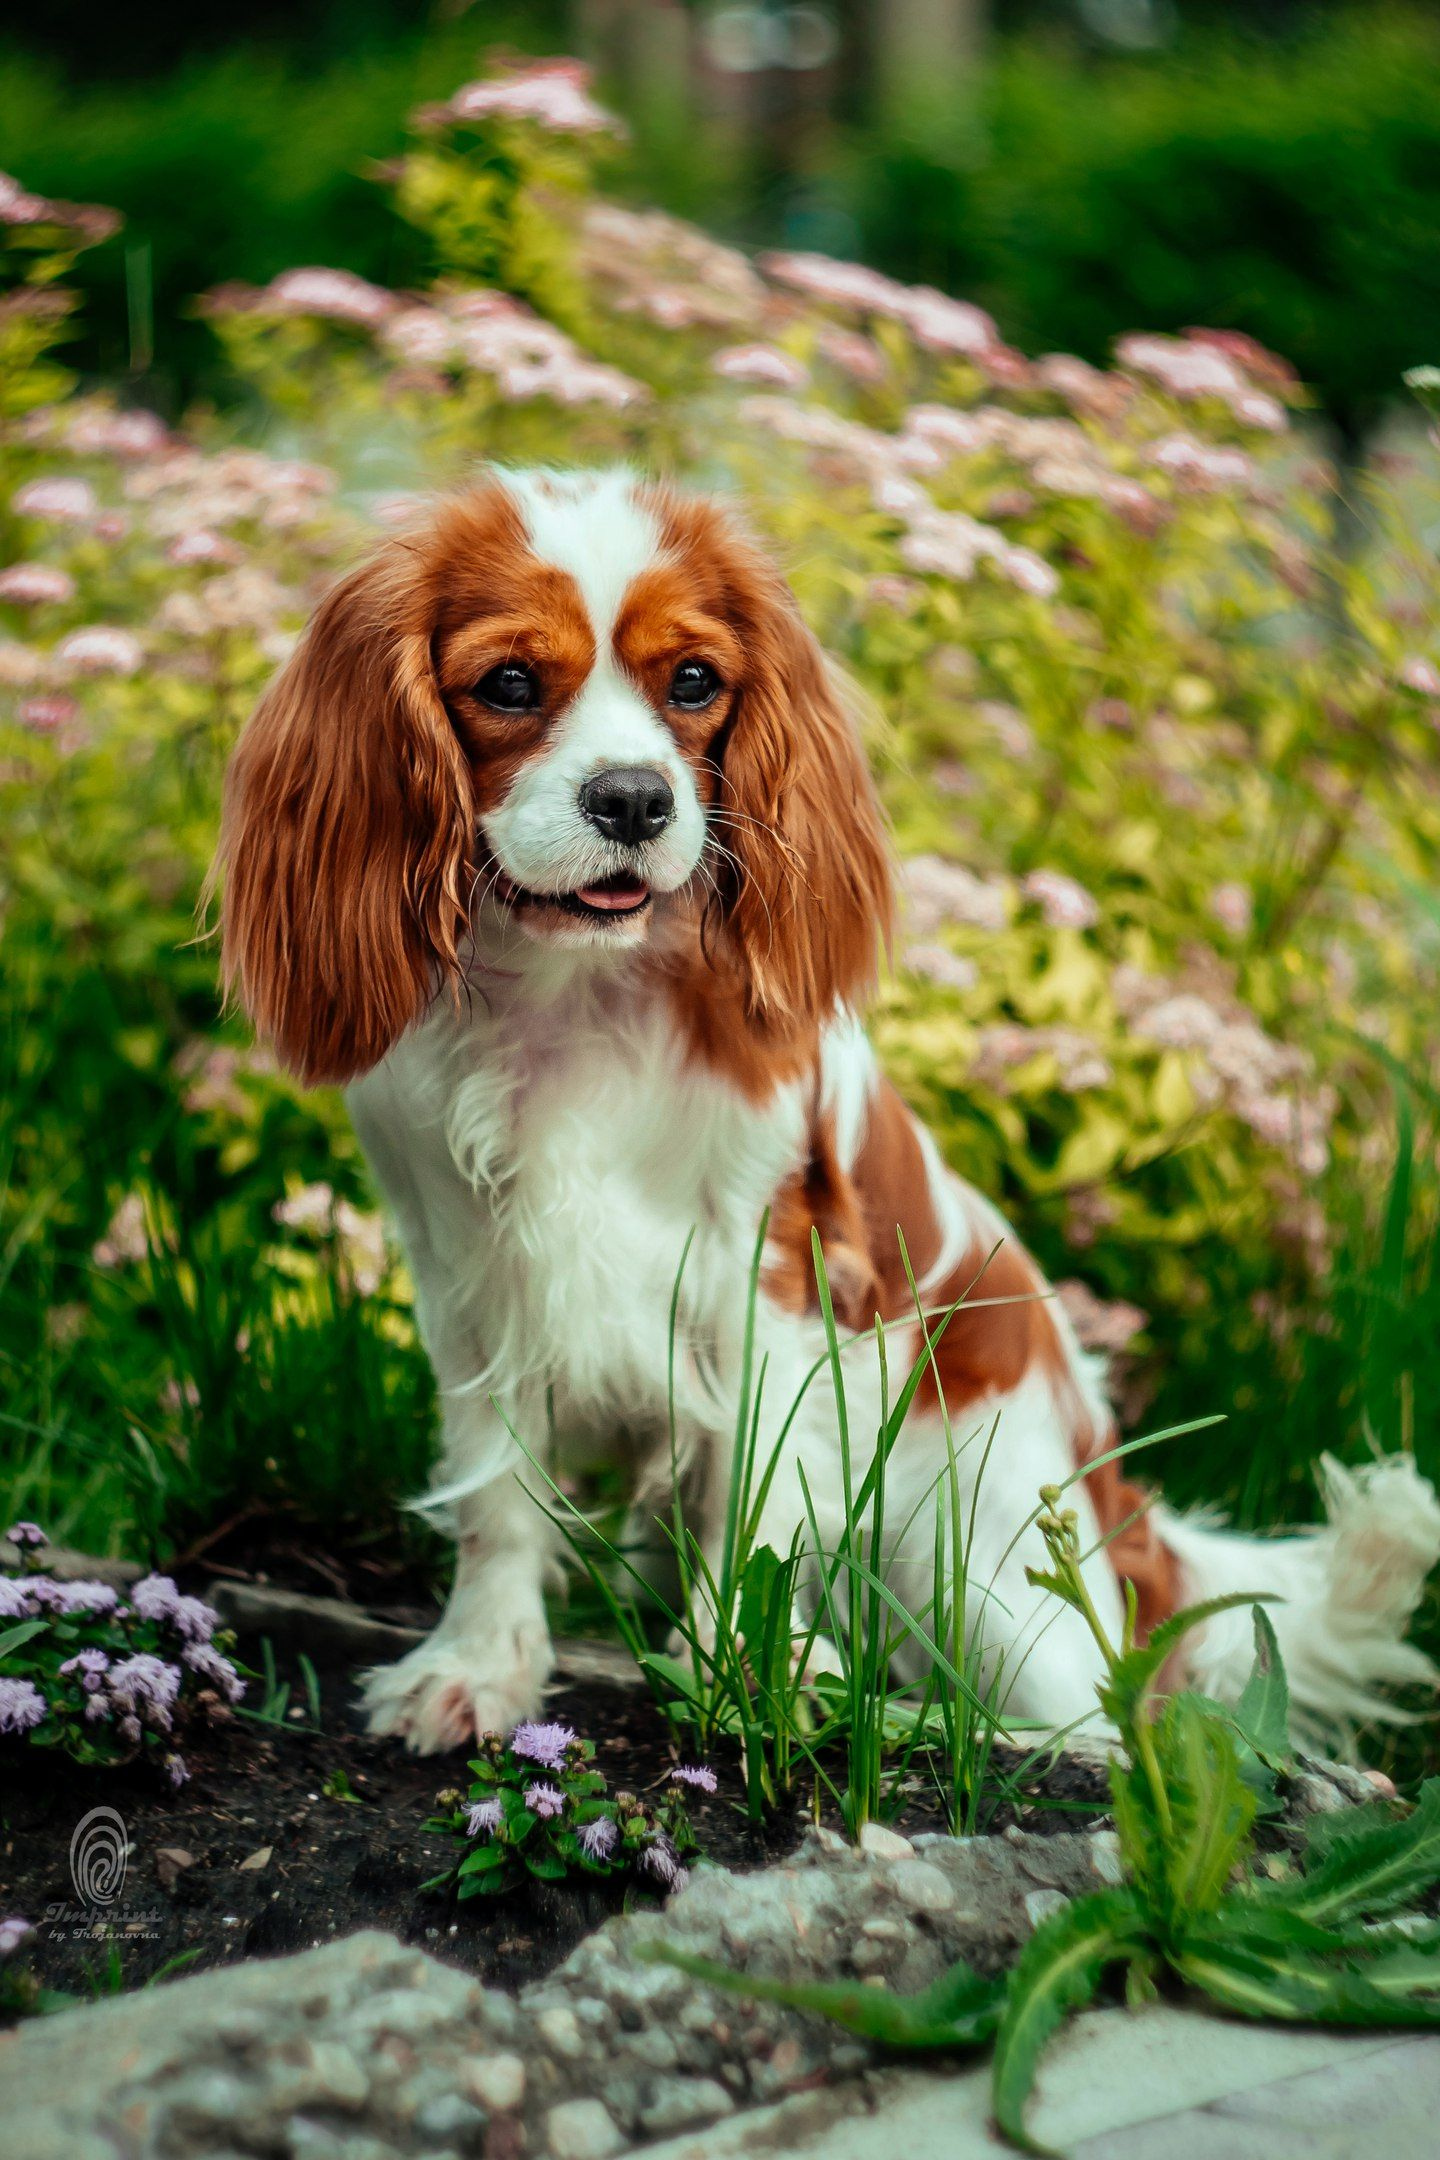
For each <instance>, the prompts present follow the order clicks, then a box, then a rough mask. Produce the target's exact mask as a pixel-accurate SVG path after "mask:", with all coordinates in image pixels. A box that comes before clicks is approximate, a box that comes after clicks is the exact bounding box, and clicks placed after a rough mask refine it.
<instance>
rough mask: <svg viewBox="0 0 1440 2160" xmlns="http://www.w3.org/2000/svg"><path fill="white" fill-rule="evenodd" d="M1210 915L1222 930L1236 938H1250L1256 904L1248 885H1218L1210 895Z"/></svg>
mask: <svg viewBox="0 0 1440 2160" xmlns="http://www.w3.org/2000/svg"><path fill="white" fill-rule="evenodd" d="M1209 905H1210V913H1211V914H1212V915H1213V916H1214V918H1215V920H1216V922H1218V923H1219V924H1220V926H1221V928H1222V929H1225V930H1228V931H1230V933H1231V934H1232V936H1234V937H1248V935H1249V933H1250V926H1251V924H1252V922H1253V921H1254V919H1255V903H1254V901H1253V899H1252V898H1251V896H1250V888H1249V886H1248V885H1239V884H1235V883H1226V884H1223V885H1217V886H1216V887H1215V889H1214V891H1213V892H1212V893H1211V895H1210V902H1209Z"/></svg>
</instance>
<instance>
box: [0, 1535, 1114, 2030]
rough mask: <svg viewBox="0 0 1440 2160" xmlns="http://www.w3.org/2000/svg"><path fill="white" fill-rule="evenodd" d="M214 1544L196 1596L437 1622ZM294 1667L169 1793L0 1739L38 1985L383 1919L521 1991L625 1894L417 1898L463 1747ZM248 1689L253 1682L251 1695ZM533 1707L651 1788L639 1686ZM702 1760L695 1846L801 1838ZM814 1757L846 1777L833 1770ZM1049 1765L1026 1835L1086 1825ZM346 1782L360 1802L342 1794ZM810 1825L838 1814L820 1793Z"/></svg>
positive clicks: (931, 1817)
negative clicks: (115, 1850)
mask: <svg viewBox="0 0 1440 2160" xmlns="http://www.w3.org/2000/svg"><path fill="white" fill-rule="evenodd" d="M225 1545H226V1548H227V1557H226V1559H225V1560H224V1561H223V1562H221V1561H219V1560H218V1555H217V1554H215V1553H213V1552H206V1553H205V1555H204V1557H203V1559H202V1558H201V1557H200V1556H199V1555H197V1556H196V1559H195V1562H193V1563H192V1565H191V1567H190V1568H183V1567H181V1568H177V1571H176V1572H177V1574H178V1576H179V1578H180V1580H181V1581H182V1583H183V1584H184V1586H185V1587H186V1588H196V1589H198V1588H201V1587H203V1584H204V1583H205V1582H206V1581H207V1580H209V1579H210V1578H211V1577H212V1576H213V1574H215V1573H218V1572H224V1573H227V1574H230V1575H231V1576H232V1577H235V1578H238V1577H241V1576H242V1575H248V1576H250V1578H251V1579H258V1580H262V1581H268V1582H271V1583H277V1584H280V1585H282V1586H284V1587H294V1588H303V1589H306V1590H309V1591H311V1592H312V1593H313V1592H317V1591H319V1592H322V1593H326V1594H331V1595H333V1594H336V1593H337V1592H340V1593H348V1594H350V1595H352V1596H355V1597H356V1601H357V1602H360V1603H363V1604H365V1605H366V1606H367V1607H368V1608H369V1610H370V1611H371V1612H380V1613H383V1614H384V1615H385V1616H386V1617H388V1618H395V1619H403V1620H405V1621H407V1622H409V1623H411V1624H420V1625H426V1624H428V1623H429V1622H430V1621H431V1620H432V1619H433V1617H434V1615H435V1607H434V1605H433V1603H430V1602H427V1600H426V1596H425V1589H424V1586H423V1583H422V1582H421V1581H420V1580H419V1579H418V1578H417V1576H416V1575H415V1574H411V1575H410V1576H409V1577H408V1579H407V1578H406V1576H405V1573H404V1570H403V1568H401V1567H395V1566H392V1563H391V1562H389V1561H388V1560H386V1561H380V1560H377V1562H376V1563H375V1565H374V1567H373V1569H370V1568H367V1567H366V1565H365V1563H364V1561H363V1559H362V1560H361V1561H360V1562H359V1563H358V1564H357V1563H356V1561H355V1560H354V1559H353V1557H352V1558H351V1559H349V1560H346V1561H343V1562H342V1561H335V1562H332V1563H330V1579H329V1580H328V1581H327V1580H324V1579H323V1571H322V1579H321V1580H318V1581H317V1579H316V1574H315V1571H314V1567H313V1564H310V1565H307V1566H303V1567H302V1566H301V1564H300V1563H301V1561H302V1559H304V1557H305V1555H304V1548H303V1546H301V1545H300V1544H299V1543H298V1542H297V1544H296V1546H295V1548H294V1552H293V1553H292V1552H291V1550H290V1549H289V1548H288V1547H287V1546H286V1545H285V1544H284V1543H283V1542H279V1543H278V1544H272V1545H271V1546H270V1547H269V1548H268V1549H267V1548H265V1547H264V1546H263V1545H262V1544H261V1542H260V1539H259V1538H256V1539H255V1540H254V1542H253V1543H252V1542H251V1541H250V1540H249V1539H247V1538H245V1537H243V1536H242V1537H239V1538H235V1539H233V1540H226V1541H225ZM247 1545H248V1546H249V1549H248V1550H245V1547H246V1546H247ZM237 1548H238V1550H237ZM239 1550H245V1559H246V1560H247V1561H248V1562H249V1563H250V1564H249V1566H248V1567H247V1566H242V1565H241V1564H240V1561H239V1557H238V1551H239ZM232 1554H233V1555H236V1557H233V1558H232V1557H229V1555H232ZM367 1593H368V1594H367ZM241 1655H242V1657H244V1658H245V1659H246V1660H247V1661H248V1662H249V1663H251V1664H252V1666H253V1665H258V1663H259V1655H258V1646H257V1645H255V1644H251V1643H242V1645H241ZM289 1677H292V1679H293V1685H292V1693H291V1698H290V1700H291V1705H292V1707H291V1708H290V1710H289V1712H288V1714H287V1717H286V1719H285V1721H284V1722H283V1723H282V1724H279V1725H275V1724H270V1723H264V1722H260V1721H258V1720H256V1719H255V1718H253V1717H245V1716H233V1717H230V1718H229V1719H227V1721H226V1722H225V1723H223V1724H218V1725H212V1726H207V1727H192V1728H191V1729H190V1730H189V1731H188V1732H187V1733H186V1734H185V1736H184V1740H183V1747H184V1754H185V1760H186V1762H187V1764H188V1765H189V1769H190V1773H191V1774H190V1781H189V1783H188V1784H186V1785H184V1786H183V1787H182V1788H181V1789H180V1791H178V1792H172V1791H171V1790H170V1788H169V1786H168V1785H167V1784H166V1782H165V1781H164V1779H163V1778H162V1777H161V1775H160V1774H159V1772H158V1770H157V1769H155V1768H154V1767H153V1766H152V1765H150V1764H146V1763H137V1764H135V1765H132V1766H128V1767H125V1768H121V1769H110V1770H93V1769H92V1770H82V1769H78V1768H77V1767H76V1766H75V1765H74V1764H73V1763H70V1762H69V1761H67V1760H65V1759H64V1758H62V1757H59V1756H57V1755H54V1754H52V1753H50V1752H48V1751H44V1752H42V1751H39V1750H35V1749H28V1750H26V1749H22V1748H19V1747H17V1746H16V1745H15V1744H14V1743H9V1744H5V1743H0V1917H3V1916H5V1915H7V1914H10V1913H19V1914H23V1915H24V1916H25V1917H26V1918H27V1919H29V1920H30V1921H32V1922H33V1923H34V1924H35V1925H36V1927H37V1929H38V1940H37V1941H36V1942H34V1943H32V1944H31V1945H30V1949H29V1953H28V1954H29V1962H30V1965H31V1967H32V1969H33V1971H34V1973H35V1977H36V1978H37V1979H38V1981H39V1982H40V1984H41V1986H42V1987H45V1988H50V1989H57V1990H60V1991H62V1992H64V1993H68V1994H72V1995H73V1994H80V1995H83V1994H85V1993H87V1992H89V1991H90V1990H91V1989H92V1988H93V1989H101V1990H108V1989H109V1988H111V1987H113V1986H115V1985H117V1984H118V1985H120V1986H123V1987H125V1988H132V1987H136V1986H140V1985H142V1984H143V1983H144V1982H146V1981H147V1980H149V1979H151V1978H152V1977H153V1976H154V1975H155V1974H156V1973H158V1972H160V1971H162V1970H163V1969H165V1968H166V1967H168V1966H172V1965H173V1964H174V1963H175V1961H176V1960H181V1961H183V1963H184V1968H185V1969H186V1970H187V1971H203V1970H205V1969H206V1968H207V1967H210V1966H217V1965H227V1964H233V1963H235V1962H236V1961H237V1960H239V1959H241V1958H247V1957H253V1956H263V1955H274V1954H278V1953H283V1952H286V1951H294V1950H303V1949H308V1948H310V1947H312V1946H314V1945H316V1944H319V1943H323V1942H326V1941H328V1940H330V1939H331V1938H332V1937H335V1936H339V1935H346V1934H350V1933H353V1932H354V1931H355V1930H356V1929H358V1928H365V1927H381V1928H387V1929H390V1930H391V1931H393V1932H394V1933H395V1934H396V1935H398V1936H399V1937H400V1938H401V1939H402V1940H403V1941H405V1942H413V1943H417V1944H420V1945H423V1946H424V1947H425V1948H426V1949H427V1950H430V1951H432V1952H434V1953H436V1954H437V1955H439V1956H442V1957H444V1958H446V1959H447V1960H449V1961H451V1962H453V1963H455V1964H458V1965H462V1966H464V1967H465V1968H466V1969H467V1970H468V1971H471V1972H474V1973H476V1974H477V1975H478V1976H479V1977H480V1978H481V1979H483V1980H485V1981H487V1982H490V1983H492V1984H495V1985H498V1986H502V1987H507V1988H516V1987H519V1986H522V1985H523V1984H524V1983H525V1982H526V1981H528V1980H532V1979H535V1978H537V1977H539V1976H541V1975H542V1974H544V1973H546V1972H548V1971H550V1970H551V1969H552V1968H553V1967H554V1966H556V1965H557V1964H559V1963H560V1962H561V1960H562V1959H563V1958H564V1957H566V1956H567V1955H568V1953H569V1952H570V1950H571V1949H573V1948H574V1946H575V1945H576V1943H578V1942H579V1941H580V1940H581V1938H582V1937H583V1936H584V1935H586V1934H588V1933H589V1932H590V1931H591V1930H592V1929H593V1928H595V1927H596V1926H598V1925H599V1924H600V1922H601V1921H602V1920H603V1919H605V1918H606V1917H607V1916H608V1914H610V1913H611V1912H615V1911H619V1910H620V1909H621V1908H622V1904H623V1899H624V1894H625V1893H624V1890H623V1887H622V1886H620V1885H618V1884H617V1885H613V1886H610V1885H587V1886H585V1887H584V1888H583V1889H575V1890H572V1889H569V1888H567V1887H566V1886H563V1885H557V1886H549V1885H538V1884H537V1885H533V1886H531V1887H529V1888H526V1889H522V1890H518V1891H515V1892H513V1893H511V1894H509V1895H507V1896H505V1897H503V1898H494V1899H490V1898H484V1897H481V1898H473V1899H470V1900H468V1901H467V1902H466V1903H465V1904H463V1905H461V1904H457V1903H456V1902H455V1901H454V1900H453V1899H451V1898H450V1897H449V1896H447V1895H446V1894H445V1893H443V1892H441V1893H435V1892H425V1891H423V1890H422V1888H421V1885H422V1884H423V1883H425V1882H426V1881H428V1880H429V1879H430V1878H431V1877H432V1876H434V1875H436V1874H439V1873H440V1872H441V1871H442V1870H443V1869H444V1868H445V1867H446V1866H447V1864H448V1863H449V1862H450V1861H451V1860H452V1859H453V1857H454V1846H453V1843H452V1842H451V1841H449V1840H447V1839H445V1838H443V1837H439V1836H436V1835H434V1834H432V1833H429V1832H427V1831H426V1830H425V1828H424V1823H425V1819H426V1817H427V1815H429V1814H430V1813H431V1812H432V1810H433V1808H434V1804H435V1796H436V1794H437V1792H439V1791H440V1790H441V1788H442V1787H446V1786H450V1787H454V1786H461V1787H464V1786H467V1785H468V1783H469V1778H468V1773H467V1771H466V1767H465V1766H466V1755H467V1751H466V1750H465V1749H458V1750H456V1751H455V1753H453V1754H452V1755H447V1756H429V1757H426V1758H423V1759H420V1760H416V1759H415V1758H413V1757H411V1756H408V1755H406V1754H405V1753H404V1752H403V1750H402V1749H401V1748H399V1747H397V1746H396V1744H395V1743H394V1742H393V1741H386V1740H374V1739H371V1738H370V1737H369V1736H368V1735H367V1734H365V1733H363V1732H361V1731H360V1729H359V1723H358V1719H357V1717H356V1714H355V1708H354V1699H355V1685H354V1675H353V1674H352V1673H351V1672H349V1671H347V1670H339V1669H336V1670H331V1671H323V1672H322V1673H321V1674H320V1675H319V1681H320V1716H319V1727H318V1729H316V1728H315V1725H314V1723H313V1721H312V1718H311V1711H310V1708H309V1706H308V1704H307V1703H306V1699H305V1690H304V1688H303V1687H302V1686H301V1685H300V1684H299V1679H298V1676H289ZM259 1692H260V1691H259V1689H258V1687H255V1686H252V1688H251V1692H250V1702H251V1703H252V1704H253V1703H254V1702H255V1701H256V1700H257V1697H258V1695H259ZM546 1715H547V1716H550V1717H555V1718H560V1719H563V1720H564V1721H565V1722H566V1723H567V1724H570V1725H573V1726H574V1728H575V1729H576V1731H577V1732H579V1733H580V1734H581V1735H582V1736H583V1737H585V1738H586V1739H589V1740H592V1741H593V1742H594V1743H595V1749H596V1754H595V1762H596V1767H597V1768H598V1769H600V1770H602V1771H603V1772H604V1773H605V1776H606V1778H607V1780H608V1783H609V1786H610V1789H611V1791H612V1792H613V1791H617V1790H620V1789H623V1788H627V1787H628V1788H629V1789H630V1790H632V1791H636V1792H639V1793H641V1794H642V1795H643V1794H644V1793H645V1792H646V1790H647V1788H649V1787H652V1786H654V1785H656V1784H657V1783H658V1782H659V1781H660V1780H661V1779H662V1778H663V1777H664V1775H665V1773H666V1771H667V1770H668V1768H669V1767H670V1766H671V1765H672V1764H673V1763H674V1761H675V1759H676V1758H675V1754H674V1750H673V1746H672V1743H671V1740H670V1735H669V1733H668V1731H667V1729H666V1726H665V1724H664V1722H663V1720H662V1719H661V1718H660V1716H659V1714H658V1712H657V1711H656V1710H655V1709H654V1707H653V1705H652V1704H651V1702H650V1699H649V1697H648V1696H647V1695H646V1694H644V1693H643V1692H641V1691H640V1690H638V1689H629V1688H622V1687H617V1686H613V1685H612V1686H605V1685H603V1684H600V1683H596V1682H590V1683H587V1684H585V1685H583V1686H579V1685H577V1686H571V1687H562V1688H559V1689H557V1690H556V1691H555V1693H554V1694H553V1695H552V1696H551V1697H550V1698H549V1699H548V1700H547V1704H546ZM712 1766H713V1768H714V1769H715V1771H716V1774H717V1776H718V1778H719V1781H720V1787H719V1791H718V1793H717V1794H716V1795H715V1796H713V1797H707V1796H705V1795H697V1796H696V1798H695V1802H694V1804H693V1806H692V1808H691V1817H692V1821H693V1823H694V1827H695V1832H696V1836H697V1838H698V1841H699V1846H700V1851H701V1853H702V1855H703V1856H704V1857H705V1858H706V1859H708V1860H712V1861H715V1862H718V1863H720V1864H722V1865H724V1866H728V1867H738V1868H745V1867H754V1866H759V1865H762V1864H763V1863H765V1862H766V1861H770V1860H775V1859H778V1858H781V1857H783V1855H784V1854H786V1853H788V1852H790V1851H792V1850H793V1849H794V1847H795V1846H796V1845H797V1844H798V1842H799V1840H800V1836H801V1833H802V1829H803V1826H804V1823H805V1821H806V1820H807V1819H808V1818H809V1815H810V1812H811V1805H810V1801H809V1796H808V1795H805V1796H804V1797H801V1798H797V1799H796V1800H793V1801H791V1802H790V1803H789V1804H788V1805H787V1806H786V1807H785V1808H784V1809H783V1810H780V1811H777V1813H776V1814H774V1815H773V1816H772V1817H771V1819H770V1820H769V1821H768V1822H767V1823H766V1824H765V1825H764V1826H763V1828H761V1829H756V1828H754V1827H752V1826H751V1825H750V1824H749V1822H748V1821H747V1819H746V1816H745V1812H744V1797H743V1786H742V1783H741V1778H740V1772H739V1764H738V1761H737V1759H736V1758H735V1757H734V1755H733V1754H729V1755H727V1754H726V1753H724V1752H721V1753H718V1754H716V1755H715V1756H713V1757H712ZM827 1767H828V1768H829V1770H830V1774H831V1775H832V1776H833V1777H834V1778H835V1780H836V1782H837V1784H840V1785H843V1782H844V1769H843V1764H841V1763H839V1762H837V1763H835V1764H833V1765H830V1766H827ZM1061 1775H1062V1778H1063V1779H1065V1781H1066V1782H1067V1784H1068V1785H1074V1787H1075V1789H1074V1790H1073V1791H1072V1790H1068V1789H1067V1790H1066V1791H1065V1792H1063V1793H1062V1792H1060V1791H1059V1790H1057V1788H1056V1785H1055V1783H1054V1782H1053V1780H1052V1782H1051V1783H1050V1785H1049V1786H1048V1789H1047V1791H1046V1793H1045V1794H1044V1795H1043V1797H1042V1796H1037V1803H1038V1804H1035V1805H1023V1804H1022V1810H1021V1814H1020V1818H1019V1819H1021V1820H1023V1821H1024V1823H1025V1827H1026V1828H1027V1829H1032V1830H1034V1829H1038V1830H1058V1829H1068V1828H1073V1827H1075V1826H1076V1824H1077V1821H1083V1820H1086V1819H1089V1820H1093V1819H1094V1815H1095V1811H1096V1808H1097V1806H1098V1805H1100V1804H1102V1801H1103V1792H1102V1790H1101V1789H1099V1788H1098V1787H1097V1785H1096V1782H1095V1780H1094V1779H1093V1777H1091V1778H1088V1779H1087V1778H1086V1777H1084V1776H1081V1777H1080V1781H1079V1784H1076V1783H1075V1777H1076V1773H1075V1772H1074V1771H1070V1770H1068V1769H1067V1770H1066V1771H1062V1773H1061ZM915 1787H916V1789H915V1791H914V1793H913V1797H912V1798H911V1800H910V1802H909V1804H908V1805H907V1807H906V1809H905V1810H904V1812H902V1813H901V1815H900V1816H899V1817H898V1818H897V1820H896V1824H895V1827H896V1828H898V1829H900V1830H903V1831H909V1832H914V1831H917V1830H923V1829H931V1830H934V1829H941V1828H943V1827H944V1824H943V1821H942V1819H941V1816H940V1813H939V1809H938V1803H937V1802H936V1800H935V1798H934V1796H933V1795H932V1794H930V1793H927V1792H925V1791H924V1790H923V1789H921V1785H920V1781H919V1780H918V1779H917V1780H915ZM1082 1788H1083V1789H1082ZM347 1792H349V1793H351V1794H353V1795H354V1796H355V1797H354V1798H353V1799H347V1798H345V1797H343V1796H344V1795H345V1794H346V1793H347ZM99 1806H109V1807H112V1808H115V1809H117V1810H118V1811H119V1813H120V1815H121V1816H122V1817H123V1819H124V1823H125V1827H126V1833H127V1836H128V1839H129V1845H130V1855H129V1867H128V1873H127V1876H126V1880H125V1884H124V1887H123V1890H122V1892H121V1894H120V1896H119V1898H118V1899H117V1901H116V1903H115V1906H114V1907H113V1909H112V1910H111V1912H110V1914H109V1919H108V1926H106V1927H105V1928H103V1929H102V1930H101V1931H100V1932H99V1933H98V1934H97V1932H96V1931H95V1929H94V1928H92V1927H91V1926H90V1925H89V1924H88V1921H87V1916H86V1915H84V1914H82V1913H81V1912H80V1911H79V1910H78V1907H77V1902H76V1892H75V1890H74V1888H73V1886H72V1883H71V1878H70V1841H71V1838H72V1836H73V1835H74V1832H75V1829H76V1826H77V1824H78V1823H79V1822H80V1820H81V1818H82V1817H83V1816H84V1815H85V1814H86V1813H87V1812H88V1811H89V1810H90V1809H91V1808H94V1807H99ZM1077 1810H1079V1811H1080V1812H1079V1813H1078V1814H1077ZM822 1819H823V1820H826V1821H828V1822H829V1823H830V1825H831V1827H833V1828H838V1827H839V1823H838V1818H837V1816H836V1813H835V1810H834V1809H833V1807H831V1806H829V1805H827V1806H826V1807H825V1808H824V1809H823V1811H822ZM1016 1819H1017V1815H1016V1809H1015V1806H1014V1805H1013V1804H1012V1802H1010V1801H1009V1800H1004V1801H1001V1802H1000V1803H999V1804H998V1805H997V1807H996V1809H995V1812H994V1815H993V1818H992V1820H991V1823H990V1825H989V1826H990V1827H991V1828H993V1829H996V1830H999V1829H1002V1828H1003V1827H1005V1825H1006V1824H1007V1823H1009V1822H1013V1821H1015V1820H1016ZM641 1894H642V1893H639V1892H637V1891H635V1890H633V1889H632V1890H631V1892H630V1895H631V1896H632V1898H633V1897H635V1896H637V1895H641ZM67 1908H68V1910H67ZM112 1945H114V1946H116V1947H118V1953H119V1970H118V1981H117V1976H116V1973H115V1957H114V1949H112Z"/></svg>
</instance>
